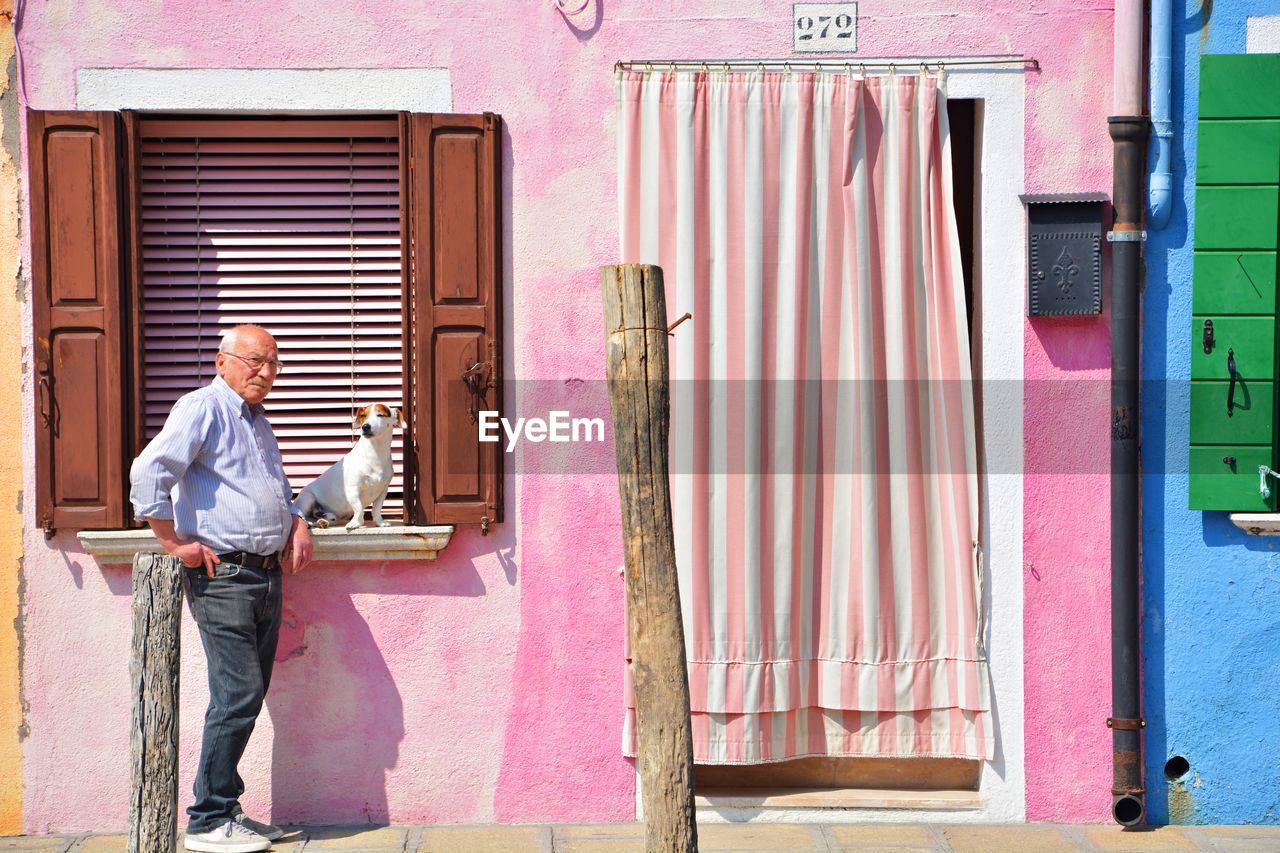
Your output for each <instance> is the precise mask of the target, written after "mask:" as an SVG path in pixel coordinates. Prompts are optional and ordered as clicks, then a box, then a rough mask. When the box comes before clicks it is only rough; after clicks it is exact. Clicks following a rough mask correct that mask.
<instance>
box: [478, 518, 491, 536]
mask: <svg viewBox="0 0 1280 853" xmlns="http://www.w3.org/2000/svg"><path fill="white" fill-rule="evenodd" d="M480 535H481V536H488V535H489V516H487V515H482V516H480Z"/></svg>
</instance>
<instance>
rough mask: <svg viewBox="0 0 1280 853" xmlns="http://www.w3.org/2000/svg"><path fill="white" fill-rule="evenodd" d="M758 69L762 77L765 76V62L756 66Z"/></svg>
mask: <svg viewBox="0 0 1280 853" xmlns="http://www.w3.org/2000/svg"><path fill="white" fill-rule="evenodd" d="M756 67H757V68H759V69H760V75H761V76H764V63H763V62H761V63H759V64H757V65H756Z"/></svg>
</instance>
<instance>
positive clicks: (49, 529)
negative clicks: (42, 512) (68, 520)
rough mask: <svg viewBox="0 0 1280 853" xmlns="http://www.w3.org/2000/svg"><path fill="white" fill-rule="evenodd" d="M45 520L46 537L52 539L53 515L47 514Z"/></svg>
mask: <svg viewBox="0 0 1280 853" xmlns="http://www.w3.org/2000/svg"><path fill="white" fill-rule="evenodd" d="M43 521H44V538H45V539H52V538H53V516H51V515H46V516H45V517H44V519H43Z"/></svg>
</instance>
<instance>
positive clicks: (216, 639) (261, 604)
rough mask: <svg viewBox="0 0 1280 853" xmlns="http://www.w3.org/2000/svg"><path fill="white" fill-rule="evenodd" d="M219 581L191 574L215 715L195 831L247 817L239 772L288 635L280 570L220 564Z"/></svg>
mask: <svg viewBox="0 0 1280 853" xmlns="http://www.w3.org/2000/svg"><path fill="white" fill-rule="evenodd" d="M214 568H215V573H216V577H213V578H210V577H209V576H208V575H207V574H205V571H204V569H203V568H200V569H185V571H184V574H185V578H184V581H185V582H184V586H185V588H186V592H187V604H188V606H189V607H190V608H191V615H192V616H193V617H194V618H195V620H196V625H197V626H198V627H199V628H200V641H201V642H202V643H203V644H204V654H205V658H207V660H208V663H209V710H208V711H206V712H205V715H204V738H203V740H202V741H201V744H200V764H199V765H198V766H197V768H196V781H195V803H193V804H192V806H191V807H190V808H189V809H187V815H188V817H189V820H188V822H187V832H189V833H193V834H194V833H198V832H208V831H209V830H211V829H214V828H216V827H218V826H221V825H222V824H224V823H226V822H227V821H228V820H230V819H231V818H232V817H234V816H235V815H236V814H238V813H239V812H240V795H241V794H243V793H244V780H242V779H241V778H240V774H239V773H238V772H237V770H236V766H237V765H238V764H239V763H240V757H241V756H242V755H244V748H245V746H246V745H247V744H248V743H249V735H251V734H253V726H254V723H256V722H257V720H258V712H259V711H261V710H262V702H263V699H265V698H266V695H267V687H268V686H269V685H270V684H271V666H272V663H273V662H274V660H275V654H276V642H277V641H278V640H279V637H280V611H281V606H280V601H281V595H280V570H279V569H255V568H250V567H249V566H238V565H235V564H234V563H220V564H218V565H217V566H215V567H214Z"/></svg>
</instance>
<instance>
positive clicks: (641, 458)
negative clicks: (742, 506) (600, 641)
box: [600, 264, 698, 853]
mask: <svg viewBox="0 0 1280 853" xmlns="http://www.w3.org/2000/svg"><path fill="white" fill-rule="evenodd" d="M600 283H601V286H602V288H603V290H604V320H605V336H606V346H605V349H606V355H607V375H608V379H609V403H610V408H611V409H612V412H613V439H614V449H615V453H616V456H617V463H618V488H619V490H620V491H621V493H622V534H623V537H624V539H625V543H624V545H625V550H626V580H627V582H626V588H627V593H626V594H627V632H628V636H629V638H630V640H631V672H632V683H633V684H634V687H635V698H636V725H637V729H638V736H639V749H638V752H637V758H638V761H639V765H640V784H641V787H642V790H643V797H644V835H645V849H646V850H649V851H651V853H659V851H660V853H685V851H695V850H697V849H698V829H697V824H696V822H695V819H694V818H695V815H694V802H693V731H692V727H691V725H690V723H689V673H688V668H687V666H686V665H685V652H684V628H683V626H682V625H681V620H680V588H679V586H678V584H677V576H676V554H675V540H674V538H673V535H672V530H671V488H670V482H669V480H668V470H667V446H668V445H667V434H668V431H669V428H670V421H671V417H670V399H671V394H670V388H669V386H668V384H667V309H666V299H665V296H664V295H663V290H662V270H661V269H660V268H658V267H655V266H649V265H641V264H622V265H618V266H606V267H602V268H601V270H600Z"/></svg>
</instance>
